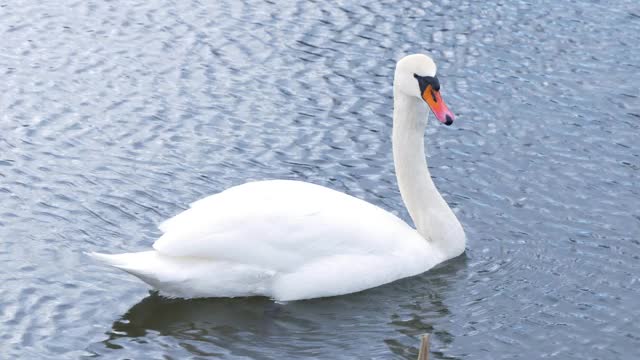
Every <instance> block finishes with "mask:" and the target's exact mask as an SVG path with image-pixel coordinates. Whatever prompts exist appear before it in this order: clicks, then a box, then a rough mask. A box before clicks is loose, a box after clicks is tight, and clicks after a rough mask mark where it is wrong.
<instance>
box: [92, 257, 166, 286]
mask: <svg viewBox="0 0 640 360" xmlns="http://www.w3.org/2000/svg"><path fill="white" fill-rule="evenodd" d="M86 254H87V255H89V256H91V257H92V258H94V259H96V260H98V261H100V262H102V263H105V264H107V265H110V266H113V267H115V268H118V269H120V270H124V271H126V272H128V273H129V274H131V275H133V276H135V277H137V278H139V279H140V280H142V281H144V282H146V283H147V284H149V285H151V286H153V287H157V286H158V284H159V283H160V282H161V280H160V278H159V276H158V275H159V274H154V272H153V271H151V270H150V269H153V268H154V266H150V265H155V264H154V263H156V262H157V261H158V259H157V256H158V255H157V253H156V252H155V251H142V252H137V253H125V254H102V253H98V252H89V253H86Z"/></svg>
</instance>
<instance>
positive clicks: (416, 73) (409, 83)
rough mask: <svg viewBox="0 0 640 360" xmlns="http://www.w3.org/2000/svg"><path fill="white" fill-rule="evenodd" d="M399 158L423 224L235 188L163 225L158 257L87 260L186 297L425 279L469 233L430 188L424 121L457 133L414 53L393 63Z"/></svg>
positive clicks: (344, 289) (259, 185) (432, 78)
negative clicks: (435, 121) (433, 120)
mask: <svg viewBox="0 0 640 360" xmlns="http://www.w3.org/2000/svg"><path fill="white" fill-rule="evenodd" d="M393 100H394V101H393V106H394V110H393V133H392V143H393V145H392V147H393V161H394V165H395V171H396V176H397V181H398V186H399V188H400V193H401V196H402V199H403V201H404V204H405V205H406V207H407V210H408V212H409V214H410V216H411V219H412V220H413V223H414V224H415V226H416V229H413V228H412V227H411V226H410V225H408V224H407V223H405V222H404V221H402V220H401V219H400V218H398V217H397V216H396V215H394V214H392V213H390V212H387V211H385V210H383V209H381V208H380V207H378V206H375V205H373V204H370V203H367V202H365V201H363V200H361V199H358V198H356V197H353V196H350V195H346V194H343V193H341V192H338V191H335V190H332V189H329V188H326V187H323V186H319V185H315V184H311V183H306V182H301V181H291V180H267V181H256V182H249V183H245V184H242V185H238V186H235V187H231V188H229V189H227V190H224V191H222V192H220V193H217V194H214V195H211V196H208V197H205V198H203V199H201V200H199V201H196V202H194V203H193V204H191V206H190V208H189V209H187V210H185V211H184V212H182V213H180V214H178V215H176V216H174V217H173V218H170V219H168V220H166V221H165V222H163V223H162V224H161V225H160V226H159V228H160V230H161V231H162V232H163V235H162V236H160V238H158V239H157V240H156V242H155V243H154V244H153V250H150V251H143V252H134V253H125V254H115V255H109V254H101V253H96V252H93V253H90V254H89V255H91V256H92V257H94V258H96V259H98V260H100V261H102V262H104V263H106V264H108V265H112V266H114V267H116V268H118V269H121V270H124V271H126V272H128V273H130V274H132V275H135V276H136V277H138V278H140V279H141V280H143V281H144V282H146V283H148V284H149V285H151V286H152V287H153V288H155V289H156V290H158V291H159V292H160V294H161V295H163V296H168V297H179V298H198V297H240V296H267V297H270V298H272V299H274V300H276V301H283V302H284V301H293V300H302V299H310V298H318V297H327V296H336V295H343V294H348V293H353V292H357V291H361V290H365V289H368V288H372V287H376V286H379V285H382V284H385V283H389V282H392V281H394V280H398V279H401V278H404V277H408V276H413V275H417V274H420V273H422V272H425V271H427V270H429V269H430V268H432V267H433V266H435V265H437V264H439V263H441V262H443V261H445V260H448V259H451V258H453V257H456V256H458V255H460V254H462V253H463V252H464V250H465V241H466V237H465V233H464V230H463V228H462V226H461V225H460V223H459V222H458V220H457V218H456V216H455V214H454V213H453V211H452V210H451V209H450V208H449V206H448V205H447V203H446V202H445V200H444V199H443V198H442V196H441V195H440V193H439V192H438V190H437V189H436V186H435V185H434V183H433V181H432V179H431V176H430V174H429V169H428V167H427V163H426V157H425V152H424V130H425V127H426V125H427V117H428V115H429V113H428V109H427V106H428V107H429V108H431V110H432V112H433V113H434V115H435V117H436V118H437V119H438V120H439V121H440V122H442V123H444V124H446V125H451V123H452V122H453V120H454V115H453V114H452V113H451V111H449V109H448V108H447V106H446V104H445V103H444V102H443V100H442V97H441V96H440V83H439V80H438V78H437V77H436V64H435V63H434V61H433V60H432V59H431V58H430V57H429V56H427V55H423V54H414V55H409V56H406V57H404V58H402V59H400V60H399V61H398V62H397V64H396V70H395V75H394V83H393Z"/></svg>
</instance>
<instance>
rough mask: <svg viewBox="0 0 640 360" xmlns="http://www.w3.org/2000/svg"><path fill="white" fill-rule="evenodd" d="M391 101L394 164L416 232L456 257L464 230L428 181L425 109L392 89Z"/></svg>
mask: <svg viewBox="0 0 640 360" xmlns="http://www.w3.org/2000/svg"><path fill="white" fill-rule="evenodd" d="M393 98H394V104H393V161H394V165H395V169H396V177H397V179H398V187H399V188H400V194H401V195H402V200H403V201H404V203H405V206H406V207H407V210H408V211H409V215H411V219H413V223H414V224H415V226H416V229H417V230H418V233H419V234H420V235H422V237H423V238H425V239H426V240H427V241H429V242H431V243H432V244H433V245H434V246H436V247H437V248H439V249H440V250H441V251H442V252H443V253H444V254H445V256H446V257H447V258H450V257H454V256H457V255H459V254H460V253H462V251H464V247H465V235H464V231H463V230H462V226H461V225H460V223H459V222H458V219H457V218H456V216H455V215H454V213H453V211H451V209H450V208H449V206H448V205H447V203H446V202H445V201H444V199H443V198H442V196H441V195H440V193H439V192H438V190H437V189H436V186H435V184H434V183H433V180H431V175H430V174H429V168H428V167H427V162H426V157H425V150H424V129H425V127H426V126H427V117H428V116H429V113H428V109H427V106H426V104H424V103H423V101H422V100H420V99H418V98H416V97H412V96H407V95H405V94H403V93H401V92H400V91H398V90H396V89H395V87H394V96H393Z"/></svg>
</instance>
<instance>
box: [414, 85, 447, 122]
mask: <svg viewBox="0 0 640 360" xmlns="http://www.w3.org/2000/svg"><path fill="white" fill-rule="evenodd" d="M422 99H423V100H424V101H426V102H427V105H429V107H430V108H431V111H433V114H434V115H435V116H436V118H437V119H438V120H440V122H441V123H443V124H445V125H451V124H452V123H453V119H454V118H455V117H454V116H453V113H452V112H451V110H449V108H448V107H447V104H445V103H444V101H443V100H442V97H441V96H440V91H438V90H434V89H433V87H432V86H431V85H427V87H426V88H425V89H424V92H423V93H422Z"/></svg>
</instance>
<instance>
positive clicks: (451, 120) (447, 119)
mask: <svg viewBox="0 0 640 360" xmlns="http://www.w3.org/2000/svg"><path fill="white" fill-rule="evenodd" d="M444 124H445V125H451V124H453V119H452V118H451V116H449V114H447V117H446V119H445V122H444Z"/></svg>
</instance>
